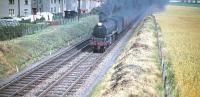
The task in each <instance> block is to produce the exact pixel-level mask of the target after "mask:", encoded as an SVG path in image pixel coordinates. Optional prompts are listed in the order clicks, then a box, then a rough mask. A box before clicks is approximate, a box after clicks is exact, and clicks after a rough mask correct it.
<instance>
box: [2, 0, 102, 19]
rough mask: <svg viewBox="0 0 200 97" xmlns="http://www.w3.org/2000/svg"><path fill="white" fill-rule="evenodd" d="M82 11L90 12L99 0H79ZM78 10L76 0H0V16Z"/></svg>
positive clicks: (98, 3) (98, 4) (97, 4)
mask: <svg viewBox="0 0 200 97" xmlns="http://www.w3.org/2000/svg"><path fill="white" fill-rule="evenodd" d="M80 1H81V2H80V4H81V5H80V9H81V12H82V13H87V12H90V11H91V9H93V8H94V7H98V6H100V4H101V0H80ZM66 10H74V11H76V12H77V10H78V0H0V17H8V16H9V17H18V16H20V17H23V16H29V15H32V14H36V13H37V12H51V13H64V11H66Z"/></svg>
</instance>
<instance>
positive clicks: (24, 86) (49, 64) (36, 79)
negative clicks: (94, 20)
mask: <svg viewBox="0 0 200 97" xmlns="http://www.w3.org/2000/svg"><path fill="white" fill-rule="evenodd" d="M88 44H89V40H86V41H83V42H82V43H80V44H78V45H76V46H74V47H73V48H71V49H68V50H66V51H64V52H63V53H61V54H59V55H57V56H55V57H53V58H50V60H48V61H46V62H44V63H42V64H40V66H38V67H35V68H34V69H32V70H30V71H28V72H26V73H25V74H22V75H20V76H18V77H16V78H15V79H13V80H12V81H11V82H9V83H7V84H5V85H3V86H2V87H1V88H0V97H14V96H23V95H24V94H25V93H27V92H28V91H30V90H31V89H33V88H34V87H35V86H37V85H38V84H39V83H41V82H42V81H43V80H45V79H47V78H48V77H49V76H51V75H52V74H53V73H55V72H56V71H58V70H59V69H60V68H62V67H63V66H65V65H69V64H67V62H69V61H71V60H72V59H74V58H75V57H76V56H78V55H79V54H81V53H82V51H83V50H84V49H88Z"/></svg>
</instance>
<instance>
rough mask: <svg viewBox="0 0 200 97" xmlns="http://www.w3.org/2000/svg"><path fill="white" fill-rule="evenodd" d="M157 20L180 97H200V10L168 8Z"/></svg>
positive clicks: (158, 15)
mask: <svg viewBox="0 0 200 97" xmlns="http://www.w3.org/2000/svg"><path fill="white" fill-rule="evenodd" d="M156 18H157V20H158V23H159V24H160V26H161V29H162V35H163V36H162V38H163V42H164V45H165V49H166V50H167V59H168V60H169V61H170V63H171V64H172V65H171V66H172V68H173V71H174V74H175V82H176V88H177V90H178V93H179V96H180V97H200V8H198V7H186V6H185V7H184V6H175V5H169V6H167V9H166V11H165V12H163V13H161V14H157V15H156Z"/></svg>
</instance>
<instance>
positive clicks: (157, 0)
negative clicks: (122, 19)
mask: <svg viewBox="0 0 200 97" xmlns="http://www.w3.org/2000/svg"><path fill="white" fill-rule="evenodd" d="M167 3H168V0H106V1H105V2H104V3H103V5H102V7H101V8H100V9H99V12H100V13H99V20H100V21H104V20H105V19H106V18H107V17H109V16H114V15H120V16H130V17H131V16H134V15H136V14H139V13H143V14H146V13H148V14H151V13H153V12H157V11H162V10H164V7H165V5H166V4H167Z"/></svg>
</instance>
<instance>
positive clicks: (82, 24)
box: [0, 16, 98, 79]
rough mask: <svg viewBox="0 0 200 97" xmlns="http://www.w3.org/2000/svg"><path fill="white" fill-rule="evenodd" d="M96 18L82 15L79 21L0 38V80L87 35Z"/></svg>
mask: <svg viewBox="0 0 200 97" xmlns="http://www.w3.org/2000/svg"><path fill="white" fill-rule="evenodd" d="M97 21H98V19H97V17H96V16H88V17H86V18H81V19H80V21H79V22H77V21H74V22H72V23H70V24H66V25H59V26H50V27H48V28H46V29H43V30H40V31H39V32H37V33H36V34H33V35H26V36H23V37H20V38H16V39H13V40H10V41H0V79H5V78H6V77H7V76H9V75H12V74H14V73H16V72H18V71H20V70H21V69H23V68H25V67H26V66H27V65H28V64H30V63H33V62H35V61H37V60H39V59H41V58H42V57H45V56H47V55H51V54H52V53H54V52H55V51H56V50H58V49H60V48H62V47H67V46H68V43H69V42H71V41H75V40H78V39H79V38H80V36H83V35H84V36H86V35H87V36H90V34H91V32H92V29H93V27H94V26H95V24H96V23H97ZM79 41H80V40H79Z"/></svg>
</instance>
